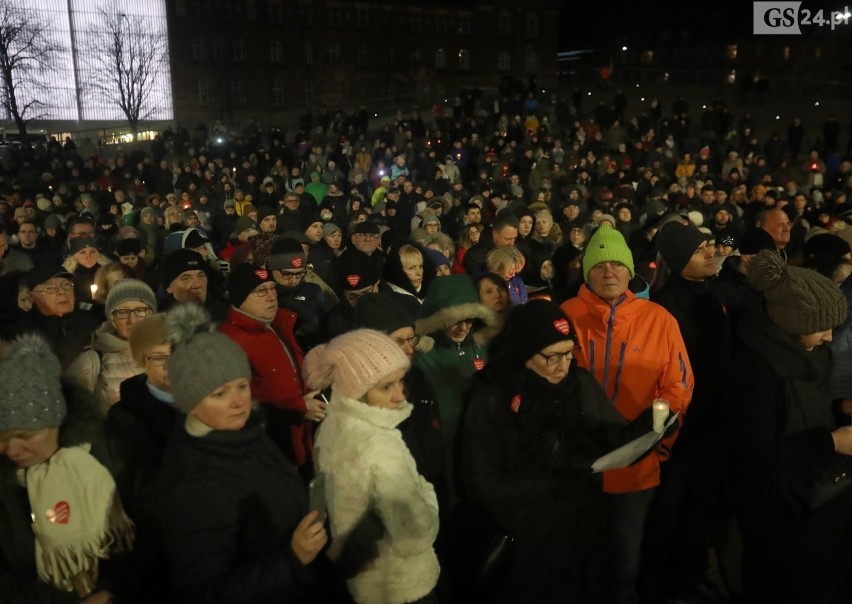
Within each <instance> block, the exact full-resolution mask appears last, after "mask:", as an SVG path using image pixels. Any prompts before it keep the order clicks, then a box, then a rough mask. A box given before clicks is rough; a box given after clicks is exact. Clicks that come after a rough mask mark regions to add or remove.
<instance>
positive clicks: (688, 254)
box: [656, 222, 707, 275]
mask: <svg viewBox="0 0 852 604" xmlns="http://www.w3.org/2000/svg"><path fill="white" fill-rule="evenodd" d="M656 241H657V250H659V252H660V255H661V256H662V257H663V260H665V261H666V264H667V265H668V266H669V268H670V269H671V271H672V272H673V273H675V274H677V275H679V274H680V273H681V271H683V269H684V268H685V267H686V265H687V264H689V259H690V258H692V255H693V254H694V253H695V250H697V249H698V246H700V245H701V244H702V243H704V242H705V241H707V235H705V234H704V233H702V232H701V231H699V230H698V229H697V228H696V227H694V226H685V225H682V224H680V223H678V222H673V223H671V224H668V225H666V227H665V228H664V229H662V230H661V231H659V232H658V233H657V239H656Z"/></svg>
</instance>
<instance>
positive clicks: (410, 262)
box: [399, 243, 423, 268]
mask: <svg viewBox="0 0 852 604" xmlns="http://www.w3.org/2000/svg"><path fill="white" fill-rule="evenodd" d="M399 261H400V263H401V264H402V267H403V268H409V267H412V266H416V265H418V264H421V265H422V264H423V254H422V253H421V252H420V250H418V249H417V248H416V247H414V246H413V245H411V244H410V243H406V244H405V245H403V246H400V248H399Z"/></svg>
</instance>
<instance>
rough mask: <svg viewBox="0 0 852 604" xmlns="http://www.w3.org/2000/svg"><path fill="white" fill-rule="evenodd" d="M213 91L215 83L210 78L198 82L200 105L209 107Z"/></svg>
mask: <svg viewBox="0 0 852 604" xmlns="http://www.w3.org/2000/svg"><path fill="white" fill-rule="evenodd" d="M212 90H213V81H212V80H211V79H210V78H202V79H200V80H198V104H199V105H209V104H210V93H211V91H212Z"/></svg>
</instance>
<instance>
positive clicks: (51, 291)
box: [33, 281, 74, 296]
mask: <svg viewBox="0 0 852 604" xmlns="http://www.w3.org/2000/svg"><path fill="white" fill-rule="evenodd" d="M72 289H74V284H73V283H71V282H69V281H66V282H65V283H60V284H59V285H45V286H44V287H43V288H42V289H34V290H33V291H34V292H35V293H37V294H46V295H48V296H55V295H56V294H58V293H59V292H60V291H63V292H67V291H71V290H72Z"/></svg>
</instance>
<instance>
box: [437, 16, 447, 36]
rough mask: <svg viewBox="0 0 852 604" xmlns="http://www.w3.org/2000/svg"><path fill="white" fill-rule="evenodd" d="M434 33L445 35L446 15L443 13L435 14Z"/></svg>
mask: <svg viewBox="0 0 852 604" xmlns="http://www.w3.org/2000/svg"><path fill="white" fill-rule="evenodd" d="M435 33H436V34H445V33H447V13H445V12H443V11H439V12H437V13H435Z"/></svg>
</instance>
